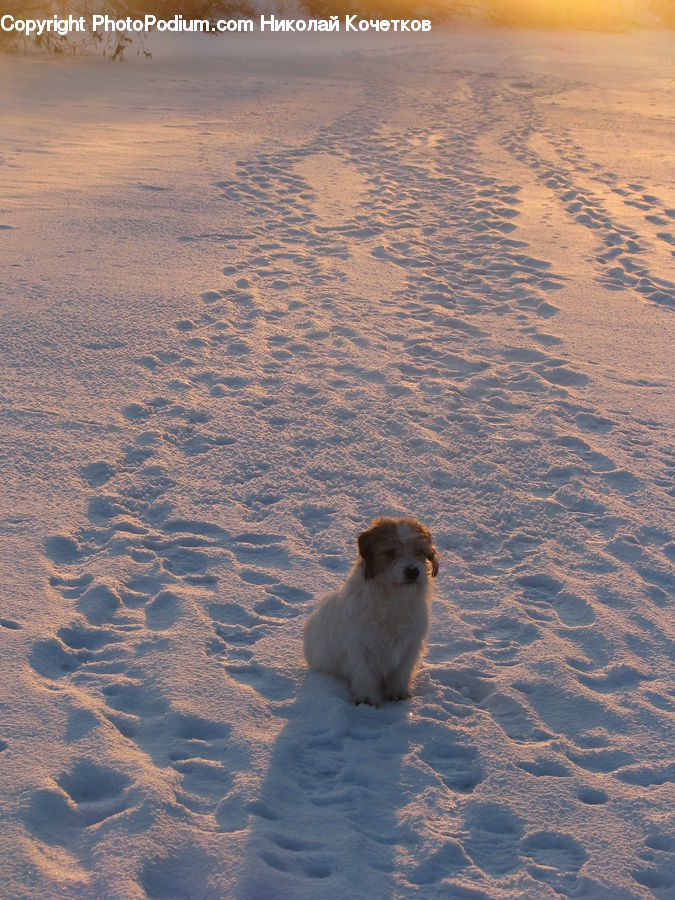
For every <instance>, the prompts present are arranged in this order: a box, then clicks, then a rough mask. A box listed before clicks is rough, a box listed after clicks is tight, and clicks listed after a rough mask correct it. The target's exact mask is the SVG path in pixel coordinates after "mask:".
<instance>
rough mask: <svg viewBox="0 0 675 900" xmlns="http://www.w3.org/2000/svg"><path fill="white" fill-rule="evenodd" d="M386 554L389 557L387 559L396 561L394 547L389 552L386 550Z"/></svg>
mask: <svg viewBox="0 0 675 900" xmlns="http://www.w3.org/2000/svg"><path fill="white" fill-rule="evenodd" d="M384 554H385V556H386V557H387V559H396V551H395V550H394V548H393V547H390V548H389V549H388V550H385V551H384Z"/></svg>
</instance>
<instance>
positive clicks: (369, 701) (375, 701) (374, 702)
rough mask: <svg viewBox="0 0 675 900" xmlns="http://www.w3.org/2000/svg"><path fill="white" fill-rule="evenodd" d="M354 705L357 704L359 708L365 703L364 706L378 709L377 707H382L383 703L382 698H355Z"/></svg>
mask: <svg viewBox="0 0 675 900" xmlns="http://www.w3.org/2000/svg"><path fill="white" fill-rule="evenodd" d="M354 703H355V704H356V705H357V706H360V705H361V704H362V703H363V704H365V705H366V706H375V707H377V706H380V704H381V703H382V698H381V697H367V696H363V697H355V698H354Z"/></svg>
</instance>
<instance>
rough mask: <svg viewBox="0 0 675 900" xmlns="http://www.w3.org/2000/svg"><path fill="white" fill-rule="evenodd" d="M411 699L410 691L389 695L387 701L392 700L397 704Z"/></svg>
mask: <svg viewBox="0 0 675 900" xmlns="http://www.w3.org/2000/svg"><path fill="white" fill-rule="evenodd" d="M410 697H411V694H410V691H395V692H394V693H392V694H387V700H390V701H391V702H393V703H396V702H398V701H399V700H410Z"/></svg>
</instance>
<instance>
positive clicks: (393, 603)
mask: <svg viewBox="0 0 675 900" xmlns="http://www.w3.org/2000/svg"><path fill="white" fill-rule="evenodd" d="M358 549H359V555H358V558H357V560H356V562H355V563H354V566H353V568H352V570H351V572H350V573H349V576H348V578H347V581H346V582H345V584H344V585H343V586H342V588H341V589H340V590H337V591H334V592H333V593H331V594H328V595H327V596H326V597H324V598H323V600H321V602H320V603H319V606H318V607H317V608H316V609H315V610H314V612H313V613H312V614H311V616H310V617H309V619H308V620H307V622H306V623H305V629H304V641H303V649H304V654H305V659H306V660H307V665H308V666H309V668H310V669H312V670H314V671H316V672H324V673H325V674H328V675H335V676H337V677H339V678H343V679H346V681H347V683H348V685H349V688H350V690H351V694H352V697H353V699H354V700H355V702H356V703H368V704H370V705H371V706H379V705H380V704H381V703H383V702H384V701H386V700H403V699H406V698H408V697H409V696H410V686H411V682H412V679H413V675H414V673H415V670H416V668H417V666H418V664H419V661H420V658H421V656H422V653H423V651H424V641H425V639H426V636H427V632H428V630H429V614H430V608H431V578H435V577H436V575H438V554H437V552H436V548H435V547H434V542H433V538H432V537H431V534H430V532H429V531H428V529H427V528H425V527H424V525H422V524H421V523H420V522H418V521H417V520H416V519H413V518H408V517H406V518H401V519H392V518H388V517H382V518H379V519H375V520H374V521H373V522H371V524H370V526H369V528H368V529H367V530H366V531H364V532H362V533H361V534H360V535H359V536H358Z"/></svg>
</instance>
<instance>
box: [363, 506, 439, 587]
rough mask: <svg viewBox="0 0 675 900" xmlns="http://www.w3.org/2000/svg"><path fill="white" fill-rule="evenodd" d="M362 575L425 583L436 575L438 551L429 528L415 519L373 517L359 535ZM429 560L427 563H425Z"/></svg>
mask: <svg viewBox="0 0 675 900" xmlns="http://www.w3.org/2000/svg"><path fill="white" fill-rule="evenodd" d="M358 543H359V553H360V555H361V557H362V559H363V577H364V578H365V579H366V580H368V579H370V578H379V579H381V580H385V581H387V582H389V583H391V584H396V585H411V586H412V585H424V584H426V582H427V579H428V577H429V568H430V569H431V577H432V578H435V577H436V575H438V554H437V553H436V548H435V547H434V542H433V539H432V537H431V534H430V532H429V531H428V529H426V528H425V527H424V525H422V524H420V523H419V522H417V521H416V520H415V519H407V518H406V519H390V518H381V519H375V521H374V522H372V523H371V525H370V528H368V529H367V530H366V531H364V532H362V533H361V534H360V535H359V538H358ZM427 563H429V564H430V565H427Z"/></svg>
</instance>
